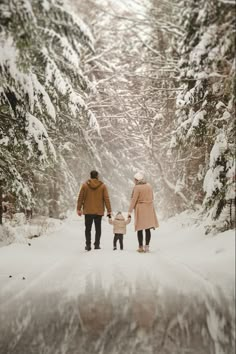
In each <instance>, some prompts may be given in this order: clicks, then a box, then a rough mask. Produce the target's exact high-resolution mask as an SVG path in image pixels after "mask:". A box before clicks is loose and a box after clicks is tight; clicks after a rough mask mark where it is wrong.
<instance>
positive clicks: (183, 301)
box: [0, 275, 234, 354]
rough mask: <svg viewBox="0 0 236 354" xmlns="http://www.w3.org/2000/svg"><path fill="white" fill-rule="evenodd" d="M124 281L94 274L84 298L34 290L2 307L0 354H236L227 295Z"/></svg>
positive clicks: (90, 277) (87, 282)
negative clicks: (108, 282)
mask: <svg viewBox="0 0 236 354" xmlns="http://www.w3.org/2000/svg"><path fill="white" fill-rule="evenodd" d="M118 284H119V285H116V283H114V285H113V286H112V287H111V288H110V290H109V291H107V290H105V289H104V288H103V286H102V282H101V279H100V278H99V275H97V276H96V277H95V279H94V278H93V277H92V276H88V277H87V280H86V286H85V291H84V292H83V293H82V294H79V295H78V296H77V297H68V294H66V293H64V294H62V293H48V294H45V293H42V294H40V293H37V294H35V293H31V294H28V295H27V296H26V297H24V301H22V300H21V301H20V300H18V302H14V303H13V304H12V305H9V306H8V307H7V308H2V309H1V312H0V330H1V339H0V353H5V354H13V353H14V354H23V353H25V354H31V353H32V354H36V353H37V354H40V353H45V354H47V353H48V354H60V353H67V354H94V353H100V354H102V353H104V354H105V353H107V354H119V353H122V354H125V353H129V354H132V353H137V354H144V353H145V354H149V353H150V354H154V353H155V354H156V353H158V354H162V353H163V354H169V353H170V354H175V353H176V354H177V353H179V354H183V353H195V354H211V353H212V354H213V353H217V354H219V353H227V354H230V353H234V338H233V336H234V318H233V316H234V314H233V313H232V312H231V311H230V306H229V301H228V299H227V301H226V299H225V298H224V297H223V296H222V295H220V294H218V295H217V301H216V300H215V299H216V298H215V297H214V298H213V297H210V296H208V295H206V294H202V296H199V295H198V296H197V295H196V294H193V295H192V296H189V295H187V294H180V293H176V292H175V291H174V290H172V289H162V291H159V289H158V286H157V287H156V288H155V289H154V288H152V285H151V284H150V286H147V284H148V282H147V281H143V280H142V278H140V279H139V280H138V281H137V282H136V287H135V288H133V289H131V288H129V286H128V284H125V282H124V283H123V284H122V285H123V287H121V286H120V285H121V283H120V282H118ZM231 309H233V302H232V304H231Z"/></svg>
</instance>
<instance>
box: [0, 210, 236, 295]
mask: <svg viewBox="0 0 236 354" xmlns="http://www.w3.org/2000/svg"><path fill="white" fill-rule="evenodd" d="M197 217H198V216H197V214H191V213H187V212H185V213H183V214H181V215H178V216H176V217H173V218H171V219H169V220H168V221H166V222H162V223H161V227H160V228H159V229H158V230H155V231H152V240H151V247H150V248H151V252H150V253H149V254H142V255H140V254H138V253H137V252H136V248H137V246H138V245H137V239H136V234H135V232H134V231H133V230H134V227H133V225H132V224H130V225H128V226H127V235H126V236H125V237H124V251H123V252H122V251H119V250H118V251H117V252H114V251H113V250H112V241H113V234H112V226H110V225H109V224H108V221H107V220H106V218H105V217H104V218H103V222H102V230H103V234H102V238H101V247H102V249H101V250H99V251H95V250H92V251H91V252H89V253H87V252H85V251H84V244H85V241H84V218H83V217H82V218H79V217H77V216H76V215H72V216H70V218H69V219H68V220H67V221H66V222H64V223H62V222H61V221H60V222H58V223H55V222H53V224H52V227H51V229H50V232H49V233H46V234H44V235H42V236H41V237H39V238H32V240H31V241H30V242H31V243H32V246H31V247H30V248H29V246H28V244H27V237H29V236H28V235H29V233H31V234H32V233H33V234H34V233H35V232H36V233H39V231H36V230H33V229H32V226H29V224H28V225H26V226H22V225H21V226H19V227H18V229H17V233H18V235H19V233H22V235H24V237H25V238H26V241H25V243H23V242H22V241H20V243H14V244H12V245H10V246H7V247H2V248H0V269H1V272H0V287H1V289H3V290H4V287H5V286H7V285H8V284H9V279H8V275H10V274H11V275H12V276H13V277H15V282H16V283H15V284H14V282H13V284H12V286H13V288H14V287H15V286H19V284H18V282H17V279H19V276H23V275H24V276H25V277H26V278H27V279H28V282H29V285H30V284H31V282H34V283H37V277H39V278H40V276H41V274H44V275H45V276H46V277H47V278H48V280H49V279H50V281H49V282H48V285H47V289H45V291H49V290H61V288H64V289H67V291H68V293H69V294H70V295H71V296H77V294H78V292H82V291H83V290H84V287H85V284H86V277H87V276H88V275H89V274H90V273H91V271H94V272H95V273H99V274H100V276H101V278H102V279H101V281H102V283H103V286H104V288H106V290H107V291H109V289H110V287H111V285H112V283H113V281H114V273H115V272H116V270H118V269H119V272H120V273H121V274H122V278H123V279H125V280H126V281H128V282H129V283H130V284H133V286H135V282H136V279H137V277H138V276H139V272H140V271H141V269H142V272H144V273H146V274H149V276H150V277H151V278H152V280H153V281H156V282H159V283H160V285H161V286H163V287H167V286H168V287H171V288H173V287H174V288H175V289H179V291H181V292H187V293H189V292H192V291H193V290H195V291H198V287H199V285H201V286H204V284H206V283H210V284H211V286H213V284H214V285H218V286H220V287H221V288H222V291H223V292H226V293H227V294H228V295H230V294H231V291H232V288H233V284H234V279H235V269H234V261H235V247H234V245H235V238H234V232H233V231H232V230H231V231H226V232H224V233H221V234H218V235H215V236H212V235H208V236H206V235H205V234H204V226H203V225H201V226H196V224H194V222H196V221H197V220H195V218H197ZM49 221H50V219H47V220H46V219H45V220H43V222H42V223H41V225H43V224H44V225H45V223H46V224H47V223H48V222H49ZM52 221H53V220H52ZM38 225H39V226H38V227H40V223H39V224H38ZM54 225H55V227H56V231H55V229H53V227H54ZM29 227H31V231H30V232H29V229H28V228H29ZM35 227H37V224H36V225H35ZM46 229H47V228H46ZM41 233H42V229H41ZM18 242H19V241H18ZM64 266H65V270H64V271H63V274H64V275H65V273H66V269H67V270H68V267H70V268H71V269H70V272H69V273H68V274H67V276H66V279H65V280H64V282H62V283H61V284H60V285H58V280H59V278H61V275H60V274H59V273H57V272H56V273H54V272H53V273H52V274H51V270H50V269H51V268H52V269H55V270H56V268H57V267H59V269H60V270H62V269H63V267H64ZM72 268H73V269H72ZM64 275H63V276H64ZM75 278H77V279H78V280H77V281H76V282H74V280H75ZM180 282H183V283H182V285H181V287H180ZM40 286H41V282H40V279H39V281H38V284H36V288H38V287H40ZM58 287H59V289H57V288H58Z"/></svg>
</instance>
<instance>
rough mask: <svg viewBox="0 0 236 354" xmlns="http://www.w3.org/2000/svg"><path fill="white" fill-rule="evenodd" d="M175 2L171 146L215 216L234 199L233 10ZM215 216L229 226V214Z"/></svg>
mask: <svg viewBox="0 0 236 354" xmlns="http://www.w3.org/2000/svg"><path fill="white" fill-rule="evenodd" d="M180 6H181V8H182V13H180V24H181V25H182V27H183V28H184V35H183V37H182V38H181V40H180V41H178V43H177V51H178V54H179V57H180V60H179V83H180V85H181V86H180V88H181V91H180V93H179V95H178V97H177V100H176V119H175V130H174V131H173V132H172V139H171V144H170V145H171V146H170V149H171V150H172V152H173V154H174V155H175V159H176V161H179V163H178V166H179V171H180V172H179V175H181V174H182V173H183V172H182V171H184V173H185V172H186V171H187V183H186V189H188V190H189V194H190V196H191V198H193V200H197V199H199V201H200V202H202V201H203V199H204V206H205V207H206V208H207V210H208V211H209V213H210V215H211V218H212V219H215V220H216V219H218V218H219V217H220V215H221V212H222V211H223V209H224V207H225V206H226V205H228V204H230V205H231V204H232V203H233V200H234V194H233V193H232V185H233V183H234V180H235V175H234V173H232V171H233V166H234V162H233V160H234V150H233V149H234V136H233V124H234V123H233V122H234V114H235V111H234V98H233V90H234V88H233V77H234V75H235V61H234V55H235V47H234V38H235V25H234V22H235V16H234V14H235V9H234V5H233V4H230V3H226V2H222V1H218V0H214V1H210V0H207V1H203V0H201V1H193V0H190V1H182V2H181V3H180ZM230 171H231V172H230ZM204 193H205V195H204ZM220 220H221V221H220V222H219V223H218V228H222V229H224V228H225V227H226V228H227V227H232V225H233V222H232V220H229V217H227V218H226V219H225V220H222V216H221V219H220ZM225 223H226V224H227V225H228V226H225Z"/></svg>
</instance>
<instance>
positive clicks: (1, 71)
mask: <svg viewBox="0 0 236 354" xmlns="http://www.w3.org/2000/svg"><path fill="white" fill-rule="evenodd" d="M0 19H1V21H0V23H1V26H0V112H1V113H0V121H1V124H0V182H1V185H2V188H3V190H4V191H11V192H12V193H14V194H15V196H16V197H17V200H18V201H19V202H20V204H22V205H28V204H31V205H32V202H33V195H35V193H36V191H37V190H38V189H40V185H38V184H37V183H38V182H39V180H38V177H37V176H38V175H39V174H40V175H41V177H42V179H40V180H41V182H42V180H44V182H46V181H47V180H49V179H50V177H49V176H46V174H44V173H43V171H46V170H47V169H48V168H51V169H52V170H54V168H55V169H56V170H62V171H64V172H62V175H63V174H64V175H67V174H69V175H70V174H72V175H73V173H74V172H75V171H71V169H70V167H72V166H70V165H67V164H68V162H67V160H68V158H69V155H76V157H78V156H79V152H80V148H79V146H80V145H82V144H84V147H83V149H84V151H86V148H87V150H89V149H91V146H90V145H91V144H90V141H89V140H88V139H86V136H85V135H86V129H96V130H98V126H97V124H96V120H95V118H91V113H90V112H89V110H88V108H87V106H86V103H85V101H84V99H85V90H88V89H89V86H90V83H89V81H88V79H87V77H86V76H85V75H84V74H83V63H84V59H85V58H86V56H87V55H88V54H89V53H90V54H91V53H93V37H92V34H91V32H90V30H89V29H88V28H87V26H86V25H85V24H84V23H83V22H82V21H81V20H80V19H79V18H78V16H76V15H75V14H74V12H73V10H72V9H70V8H69V6H68V5H67V4H66V2H61V1H59V0H43V1H36V0H20V1H18V0H3V1H1V4H0ZM69 143H70V152H71V154H70V153H69V151H68V149H67V150H66V156H65V155H64V149H63V148H62V146H65V145H66V144H69ZM87 154H89V152H87ZM85 155H86V153H85ZM65 157H67V159H66V158H65ZM62 161H63V163H62V164H61V162H62ZM36 175H37V176H36ZM35 180H37V183H36V185H35ZM72 180H73V179H72ZM72 184H73V183H72ZM63 185H64V187H65V191H64V192H65V193H66V192H67V188H68V189H70V188H71V185H70V182H69V179H68V178H67V177H65V179H64V182H63ZM45 194H48V191H46V192H45Z"/></svg>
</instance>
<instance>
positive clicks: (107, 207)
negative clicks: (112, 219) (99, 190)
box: [103, 184, 111, 214]
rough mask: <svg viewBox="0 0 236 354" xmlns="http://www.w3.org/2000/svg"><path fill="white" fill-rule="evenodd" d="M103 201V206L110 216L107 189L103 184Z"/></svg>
mask: <svg viewBox="0 0 236 354" xmlns="http://www.w3.org/2000/svg"><path fill="white" fill-rule="evenodd" d="M103 199H104V203H105V206H106V209H107V213H108V214H111V203H110V198H109V195H108V190H107V187H106V186H105V184H104V187H103Z"/></svg>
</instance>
